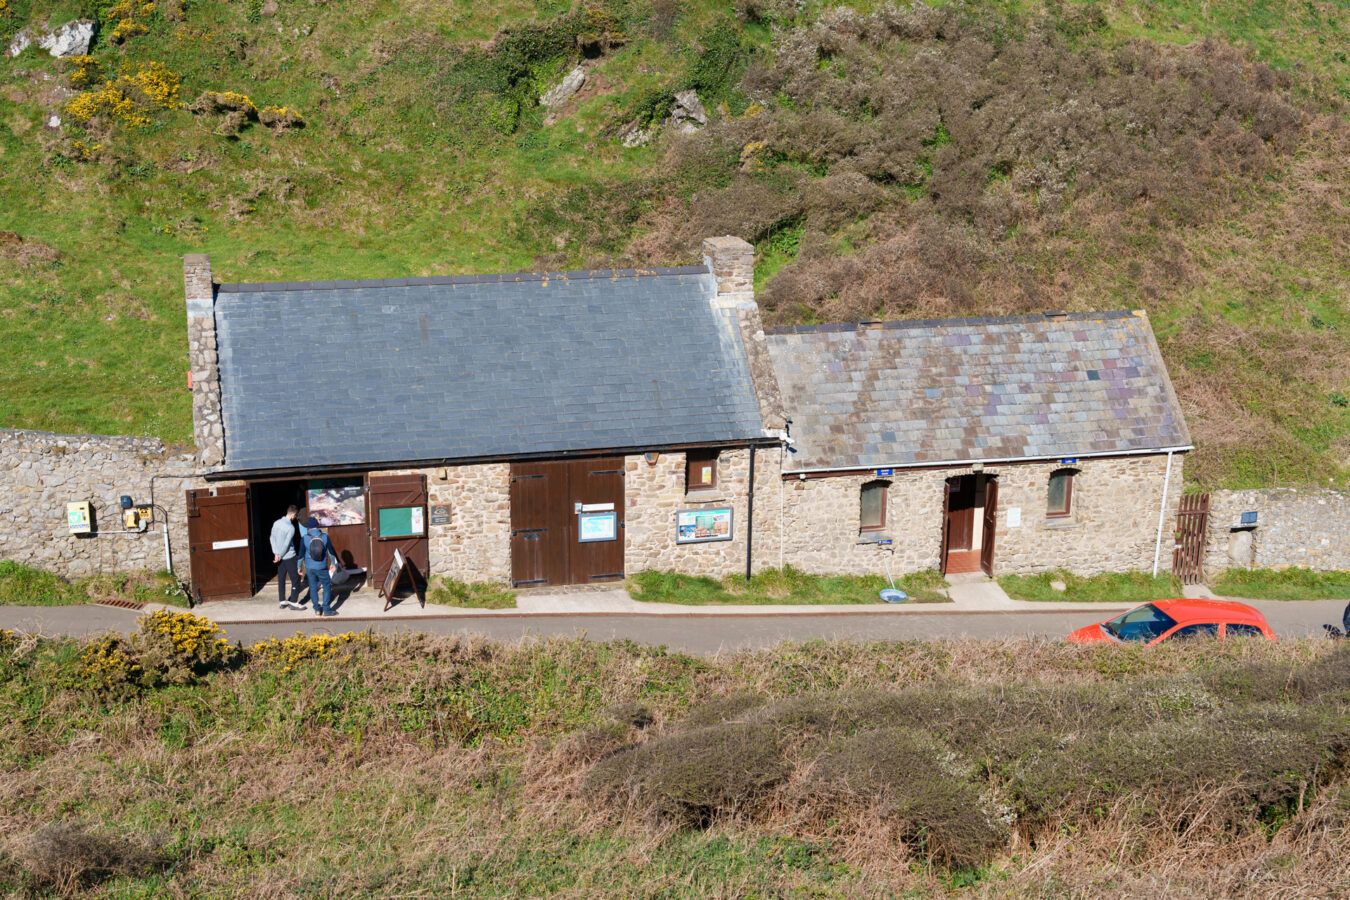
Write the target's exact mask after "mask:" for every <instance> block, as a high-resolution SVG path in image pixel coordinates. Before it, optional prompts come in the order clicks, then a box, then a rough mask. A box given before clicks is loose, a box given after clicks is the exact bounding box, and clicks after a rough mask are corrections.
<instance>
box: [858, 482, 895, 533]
mask: <svg viewBox="0 0 1350 900" xmlns="http://www.w3.org/2000/svg"><path fill="white" fill-rule="evenodd" d="M888 487H890V482H888V481H869V482H867V484H864V485H863V486H862V491H861V492H860V493H859V495H858V530H859V531H881V530H882V529H883V528H885V527H886V488H888Z"/></svg>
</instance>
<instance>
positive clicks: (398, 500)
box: [333, 475, 431, 591]
mask: <svg viewBox="0 0 1350 900" xmlns="http://www.w3.org/2000/svg"><path fill="white" fill-rule="evenodd" d="M406 507H412V508H413V510H414V512H413V514H412V522H413V525H414V527H416V528H417V531H418V533H417V534H412V535H406V534H403V535H384V534H381V533H380V510H382V509H393V508H406ZM366 508H367V510H368V514H367V516H366V527H367V528H368V529H369V530H370V572H369V580H368V581H367V584H374V585H380V584H383V583H384V576H385V575H388V574H389V567H390V566H391V565H392V564H393V562H394V551H395V550H398V551H399V552H400V553H402V554H403V558H404V559H406V560H407V561H408V562H409V563H411V566H410V569H411V571H412V574H413V579H414V580H415V581H416V582H417V586H418V590H419V591H420V590H422V589H423V588H425V585H426V578H427V576H428V575H429V574H430V569H431V558H430V557H431V553H430V548H429V547H428V544H427V478H426V476H425V475H372V476H370V485H369V487H368V488H367V491H366ZM333 530H336V529H333ZM333 549H335V550H337V549H338V547H337V542H336V541H334V543H333ZM339 553H341V551H340V550H339Z"/></svg>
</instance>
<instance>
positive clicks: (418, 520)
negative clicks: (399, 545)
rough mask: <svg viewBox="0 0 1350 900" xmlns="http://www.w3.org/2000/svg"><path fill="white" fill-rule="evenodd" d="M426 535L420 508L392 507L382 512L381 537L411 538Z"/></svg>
mask: <svg viewBox="0 0 1350 900" xmlns="http://www.w3.org/2000/svg"><path fill="white" fill-rule="evenodd" d="M425 533H426V525H425V519H424V518H423V513H422V507H420V506H390V507H386V508H385V509H382V510H380V537H381V538H396V537H411V536H413V535H420V534H425Z"/></svg>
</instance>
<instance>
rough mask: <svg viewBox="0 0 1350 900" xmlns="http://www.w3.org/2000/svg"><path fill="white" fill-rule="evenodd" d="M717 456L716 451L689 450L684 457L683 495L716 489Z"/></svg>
mask: <svg viewBox="0 0 1350 900" xmlns="http://www.w3.org/2000/svg"><path fill="white" fill-rule="evenodd" d="M717 456H718V454H717V451H716V450H690V451H689V452H688V453H686V454H685V455H684V459H685V469H684V490H685V493H689V492H690V491H710V490H712V489H713V488H715V487H717Z"/></svg>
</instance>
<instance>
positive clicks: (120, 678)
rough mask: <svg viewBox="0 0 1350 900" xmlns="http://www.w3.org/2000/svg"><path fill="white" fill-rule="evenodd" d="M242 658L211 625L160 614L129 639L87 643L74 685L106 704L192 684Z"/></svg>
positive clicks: (198, 619)
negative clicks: (163, 687)
mask: <svg viewBox="0 0 1350 900" xmlns="http://www.w3.org/2000/svg"><path fill="white" fill-rule="evenodd" d="M241 657H242V653H241V651H239V650H238V649H236V648H233V647H231V646H230V643H229V641H227V640H225V639H224V637H223V632H222V631H221V630H220V629H219V628H217V627H216V626H215V624H214V623H213V622H211V621H210V620H209V619H204V618H202V617H200V616H194V615H192V614H191V613H176V612H166V611H160V612H156V613H154V614H153V615H150V616H146V617H144V618H142V619H141V621H140V628H139V630H138V631H137V632H136V633H135V634H133V635H131V636H130V637H126V638H124V637H121V636H118V635H103V636H100V637H96V638H94V639H92V640H90V641H89V642H87V643H86V644H85V646H84V647H83V648H81V650H80V654H79V667H78V669H77V672H76V679H75V683H76V684H77V685H79V686H81V687H84V688H86V689H88V690H90V691H92V692H94V693H95V694H97V695H98V696H99V697H101V698H102V699H104V700H110V701H118V700H125V699H129V698H131V697H134V696H136V695H137V694H139V693H140V692H141V691H143V690H145V689H147V688H155V687H160V686H162V685H166V684H192V683H194V682H196V681H197V680H199V679H200V678H202V677H203V676H205V675H207V674H209V673H211V672H214V671H218V670H222V669H226V668H229V667H231V666H232V665H234V664H236V663H238V662H240V661H241Z"/></svg>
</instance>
